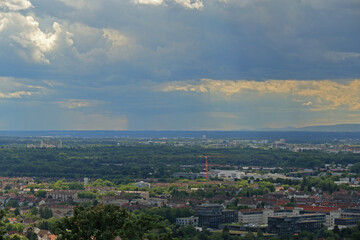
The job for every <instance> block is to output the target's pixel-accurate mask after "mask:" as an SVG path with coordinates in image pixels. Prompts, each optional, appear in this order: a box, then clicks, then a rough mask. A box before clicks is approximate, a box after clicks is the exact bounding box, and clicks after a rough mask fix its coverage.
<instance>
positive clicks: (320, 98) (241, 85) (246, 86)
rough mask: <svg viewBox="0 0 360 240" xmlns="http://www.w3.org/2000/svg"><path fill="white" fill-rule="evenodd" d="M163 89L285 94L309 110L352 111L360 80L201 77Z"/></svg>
mask: <svg viewBox="0 0 360 240" xmlns="http://www.w3.org/2000/svg"><path fill="white" fill-rule="evenodd" d="M162 91H164V92H172V91H185V92H196V93H203V94H215V95H220V96H221V95H223V96H225V97H227V98H229V97H232V96H241V95H242V94H247V93H251V94H252V95H253V96H257V97H258V98H265V99H266V98H267V97H274V96H275V97H276V96H279V95H288V96H290V97H292V98H293V101H295V102H298V101H302V102H305V106H310V105H312V106H313V108H312V109H313V110H317V111H321V110H329V109H337V108H340V107H346V108H348V109H349V110H351V111H358V110H360V79H354V80H352V81H347V82H344V83H341V82H337V81H331V80H321V81H315V80H314V81H310V80H309V81H304V80H267V81H263V82H258V81H247V80H239V81H230V80H212V79H202V80H201V82H200V83H189V82H187V83H184V82H175V83H168V84H167V85H166V86H165V87H162ZM299 99H300V100H299Z"/></svg>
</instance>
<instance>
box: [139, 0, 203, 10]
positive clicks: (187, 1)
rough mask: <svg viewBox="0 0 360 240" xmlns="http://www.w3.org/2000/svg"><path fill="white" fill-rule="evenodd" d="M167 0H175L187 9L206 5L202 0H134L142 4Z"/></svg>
mask: <svg viewBox="0 0 360 240" xmlns="http://www.w3.org/2000/svg"><path fill="white" fill-rule="evenodd" d="M166 1H173V2H174V3H176V4H179V5H181V6H183V7H184V8H187V9H197V10H200V9H202V8H203V7H204V4H203V2H202V1H201V0H132V2H133V3H134V4H142V5H155V6H160V5H165V3H166Z"/></svg>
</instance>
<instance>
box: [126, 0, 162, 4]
mask: <svg viewBox="0 0 360 240" xmlns="http://www.w3.org/2000/svg"><path fill="white" fill-rule="evenodd" d="M132 2H133V3H134V4H144V5H162V4H163V3H164V0H133V1H132Z"/></svg>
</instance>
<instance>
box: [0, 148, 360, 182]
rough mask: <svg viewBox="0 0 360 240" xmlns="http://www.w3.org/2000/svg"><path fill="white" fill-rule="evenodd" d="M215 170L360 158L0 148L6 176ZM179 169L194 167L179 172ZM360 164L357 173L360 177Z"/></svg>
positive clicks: (127, 176)
mask: <svg viewBox="0 0 360 240" xmlns="http://www.w3.org/2000/svg"><path fill="white" fill-rule="evenodd" d="M204 155H209V156H226V157H222V158H216V157H215V158H209V163H211V164H223V165H230V166H240V167H241V166H268V167H272V166H276V167H303V168H314V167H321V166H324V164H349V163H357V162H359V161H360V154H351V153H338V154H332V153H325V152H322V151H305V152H290V151H286V150H276V149H268V150H265V149H255V148H243V147H231V148H205V147H200V146H196V147H174V146H161V145H152V146H151V145H138V146H87V147H76V148H61V149H55V148H54V149H27V148H0V172H1V175H2V176H19V177H22V176H29V177H40V178H69V179H70V178H73V179H74V178H83V177H89V178H102V179H108V180H113V181H115V182H127V181H130V180H132V179H134V178H137V179H143V178H170V177H172V174H173V173H175V172H179V171H187V172H200V171H204V159H203V158H201V156H204ZM181 165H191V167H190V168H186V169H181V168H180V166H181ZM359 169H360V168H359V164H356V165H355V166H354V172H359Z"/></svg>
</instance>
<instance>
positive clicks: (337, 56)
mask: <svg viewBox="0 0 360 240" xmlns="http://www.w3.org/2000/svg"><path fill="white" fill-rule="evenodd" d="M325 58H326V59H328V60H330V61H333V62H340V61H344V60H346V59H349V58H360V53H357V52H326V53H325Z"/></svg>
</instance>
